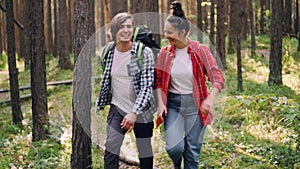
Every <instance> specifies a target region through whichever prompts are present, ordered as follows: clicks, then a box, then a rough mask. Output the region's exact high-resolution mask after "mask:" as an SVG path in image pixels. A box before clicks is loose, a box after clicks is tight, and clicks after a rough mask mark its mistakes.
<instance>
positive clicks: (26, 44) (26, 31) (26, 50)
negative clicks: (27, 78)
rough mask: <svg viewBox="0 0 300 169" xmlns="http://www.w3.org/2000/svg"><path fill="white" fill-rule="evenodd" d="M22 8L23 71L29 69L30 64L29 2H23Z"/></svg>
mask: <svg viewBox="0 0 300 169" xmlns="http://www.w3.org/2000/svg"><path fill="white" fill-rule="evenodd" d="M23 6H24V11H25V12H24V15H23V18H24V19H23V20H24V32H23V33H24V58H25V69H29V68H30V62H31V57H30V43H31V39H30V13H29V10H30V1H23Z"/></svg>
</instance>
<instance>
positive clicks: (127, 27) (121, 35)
mask: <svg viewBox="0 0 300 169" xmlns="http://www.w3.org/2000/svg"><path fill="white" fill-rule="evenodd" d="M132 36H133V25H132V20H131V19H127V20H126V21H125V22H124V23H122V24H121V25H120V29H119V31H118V32H117V34H116V41H117V42H129V41H131V38H132Z"/></svg>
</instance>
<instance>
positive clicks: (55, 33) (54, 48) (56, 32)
mask: <svg viewBox="0 0 300 169" xmlns="http://www.w3.org/2000/svg"><path fill="white" fill-rule="evenodd" d="M57 2H58V0H53V6H54V7H53V13H54V19H53V20H54V37H53V38H54V39H53V41H54V45H53V55H54V57H58V53H59V52H58V23H59V17H58V9H57V6H58V4H57Z"/></svg>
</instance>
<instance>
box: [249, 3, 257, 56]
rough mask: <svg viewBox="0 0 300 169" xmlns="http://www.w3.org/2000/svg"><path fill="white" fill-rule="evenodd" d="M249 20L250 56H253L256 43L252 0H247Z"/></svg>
mask: <svg viewBox="0 0 300 169" xmlns="http://www.w3.org/2000/svg"><path fill="white" fill-rule="evenodd" d="M248 7H249V9H248V10H249V20H250V34H251V57H252V58H253V57H254V56H255V51H256V44H255V20H254V17H253V15H254V12H253V0H249V5H248Z"/></svg>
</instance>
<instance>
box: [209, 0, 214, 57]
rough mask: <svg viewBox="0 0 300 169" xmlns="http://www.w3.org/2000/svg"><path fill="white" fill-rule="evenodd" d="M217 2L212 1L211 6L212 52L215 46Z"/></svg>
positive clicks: (210, 36)
mask: <svg viewBox="0 0 300 169" xmlns="http://www.w3.org/2000/svg"><path fill="white" fill-rule="evenodd" d="M215 2H216V1H215V0H211V6H210V31H209V32H210V33H209V40H210V43H211V44H210V45H211V46H210V49H211V51H214V50H213V48H214V45H215V44H216V43H215V4H216V3H215Z"/></svg>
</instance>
